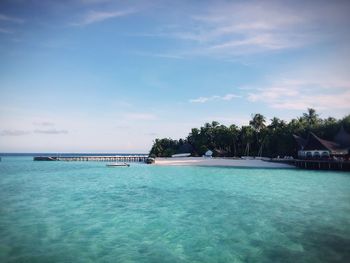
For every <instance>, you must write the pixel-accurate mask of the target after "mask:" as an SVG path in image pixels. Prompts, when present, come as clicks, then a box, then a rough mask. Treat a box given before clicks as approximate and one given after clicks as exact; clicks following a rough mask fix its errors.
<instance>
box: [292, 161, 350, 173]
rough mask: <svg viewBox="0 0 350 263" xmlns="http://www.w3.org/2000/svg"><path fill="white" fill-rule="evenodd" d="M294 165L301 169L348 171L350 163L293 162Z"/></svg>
mask: <svg viewBox="0 0 350 263" xmlns="http://www.w3.org/2000/svg"><path fill="white" fill-rule="evenodd" d="M294 165H295V166H296V167H298V168H302V169H311V170H337V171H350V161H336V160H301V159H299V160H294Z"/></svg>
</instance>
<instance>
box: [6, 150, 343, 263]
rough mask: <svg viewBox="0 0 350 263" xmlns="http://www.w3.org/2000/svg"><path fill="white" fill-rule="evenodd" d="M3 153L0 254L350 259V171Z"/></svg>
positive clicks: (72, 258) (25, 257) (28, 258)
mask: <svg viewBox="0 0 350 263" xmlns="http://www.w3.org/2000/svg"><path fill="white" fill-rule="evenodd" d="M105 165H106V164H105V163H98V162H84V163H79V162H33V161H32V159H31V158H29V157H25V158H24V157H22V158H20V157H3V158H2V162H0V201H1V206H0V262H24V261H25V262H349V261H350V250H349V247H350V174H349V173H338V172H320V171H303V170H295V169H240V168H209V167H156V166H150V165H140V164H133V165H132V166H131V167H129V168H126V167H118V168H107V167H105Z"/></svg>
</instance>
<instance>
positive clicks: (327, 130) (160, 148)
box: [150, 109, 350, 157]
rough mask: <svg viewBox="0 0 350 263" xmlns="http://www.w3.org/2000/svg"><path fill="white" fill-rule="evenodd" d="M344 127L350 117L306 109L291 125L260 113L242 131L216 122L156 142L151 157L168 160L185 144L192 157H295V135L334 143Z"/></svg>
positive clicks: (348, 125) (349, 122)
mask: <svg viewBox="0 0 350 263" xmlns="http://www.w3.org/2000/svg"><path fill="white" fill-rule="evenodd" d="M341 125H343V126H344V128H345V130H347V131H349V130H350V115H347V116H346V117H344V118H343V119H341V120H337V119H335V118H332V117H329V118H326V119H321V118H319V115H318V114H317V113H316V111H315V110H314V109H307V112H306V113H304V114H303V115H302V116H301V117H299V118H295V119H292V120H291V121H289V122H288V123H287V122H285V121H283V120H280V119H279V118H276V117H274V118H272V119H271V122H270V124H269V125H266V118H265V117H264V116H263V115H261V114H259V113H257V114H254V115H252V119H251V121H250V122H249V126H242V127H241V128H239V127H237V126H236V125H234V124H232V125H230V126H229V127H227V126H225V125H221V124H220V123H219V122H217V121H213V122H211V123H205V124H204V126H202V127H200V128H193V129H192V130H191V132H190V133H189V135H188V136H187V138H186V139H180V140H179V141H177V140H172V139H169V138H164V139H156V140H155V141H154V143H153V146H152V149H151V151H150V154H151V155H153V156H157V157H169V156H171V155H172V154H175V153H179V149H180V148H181V146H182V145H184V144H190V145H191V148H193V150H192V152H191V154H192V155H193V156H202V155H203V154H204V153H205V152H206V151H207V150H208V149H210V150H212V151H213V152H214V155H215V156H243V155H247V154H248V150H249V155H252V156H258V155H261V156H268V157H276V156H278V155H279V156H285V155H288V156H295V155H296V153H297V145H296V142H295V140H294V138H293V134H297V135H299V136H302V137H304V138H306V137H307V135H308V133H309V132H310V131H312V132H314V133H316V134H317V135H319V136H320V137H321V138H324V139H328V140H332V139H333V137H334V135H335V134H336V133H337V132H338V130H339V129H340V127H341Z"/></svg>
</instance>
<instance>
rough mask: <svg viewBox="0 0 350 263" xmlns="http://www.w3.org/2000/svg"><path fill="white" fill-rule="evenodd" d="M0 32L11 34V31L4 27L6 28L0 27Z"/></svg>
mask: <svg viewBox="0 0 350 263" xmlns="http://www.w3.org/2000/svg"><path fill="white" fill-rule="evenodd" d="M0 33H3V34H13V31H11V30H9V29H6V28H1V27H0Z"/></svg>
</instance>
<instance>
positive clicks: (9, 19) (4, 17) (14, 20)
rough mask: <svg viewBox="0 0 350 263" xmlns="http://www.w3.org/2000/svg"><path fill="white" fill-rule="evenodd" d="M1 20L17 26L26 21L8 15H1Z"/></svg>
mask: <svg viewBox="0 0 350 263" xmlns="http://www.w3.org/2000/svg"><path fill="white" fill-rule="evenodd" d="M0 20H1V21H6V22H12V23H17V24H21V23H23V22H24V20H23V19H21V18H18V17H14V16H8V15H4V14H0Z"/></svg>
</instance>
